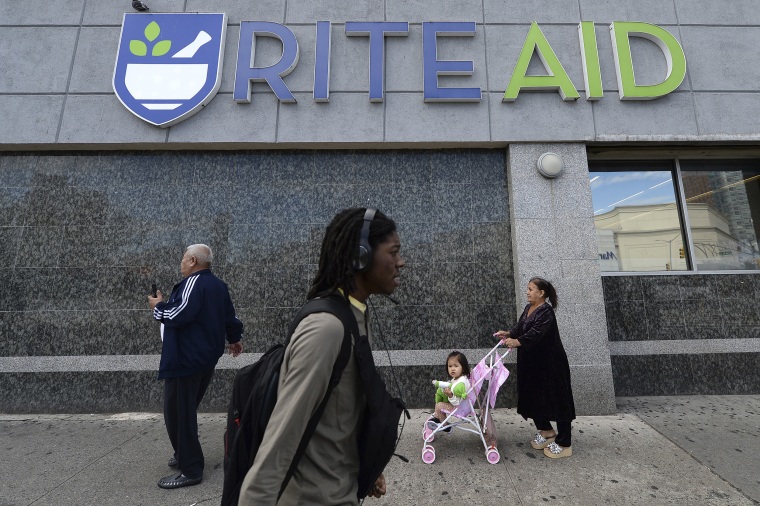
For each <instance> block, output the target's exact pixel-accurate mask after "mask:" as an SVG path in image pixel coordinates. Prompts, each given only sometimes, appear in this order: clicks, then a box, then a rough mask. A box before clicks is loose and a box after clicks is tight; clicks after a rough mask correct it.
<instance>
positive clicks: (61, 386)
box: [0, 357, 517, 431]
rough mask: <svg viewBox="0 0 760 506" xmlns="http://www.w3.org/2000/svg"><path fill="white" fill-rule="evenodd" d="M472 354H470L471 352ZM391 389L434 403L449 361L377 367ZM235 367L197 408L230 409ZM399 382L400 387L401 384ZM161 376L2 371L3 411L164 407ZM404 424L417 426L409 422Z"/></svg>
mask: <svg viewBox="0 0 760 506" xmlns="http://www.w3.org/2000/svg"><path fill="white" fill-rule="evenodd" d="M468 358H470V357H468ZM378 369H379V372H380V375H381V377H382V378H383V379H384V380H385V382H386V384H387V385H388V390H389V391H390V392H391V393H392V394H393V395H397V392H398V391H399V389H400V391H401V392H402V396H403V398H404V400H405V401H406V403H407V406H416V407H419V408H429V409H430V412H431V413H432V411H433V407H434V398H435V389H434V388H433V386H432V385H431V384H430V380H431V379H433V378H437V379H441V378H443V377H445V374H446V371H445V366H444V365H443V364H441V365H440V366H409V367H398V366H395V367H394V368H393V371H391V368H390V367H379V368H378ZM234 372H235V371H233V370H219V369H218V370H217V371H216V373H215V374H214V377H213V379H212V380H211V384H210V385H209V388H208V390H207V391H206V396H205V397H204V399H203V401H202V402H201V404H200V407H199V411H201V412H211V413H219V412H225V411H226V410H227V405H228V403H229V392H230V391H231V389H232V381H233V379H234ZM515 379H516V372H514V371H513V372H512V374H511V375H510V378H509V380H508V381H507V382H506V383H505V384H504V385H503V386H502V387H501V389H500V390H499V394H498V396H497V398H496V406H497V407H514V406H516V405H517V391H516V381H515ZM397 385H398V388H397ZM163 395H164V394H163V382H161V381H158V380H157V378H156V373H155V372H152V371H124V372H121V371H119V372H116V371H100V372H64V373H0V412H2V413H44V412H55V413H110V412H161V410H162V405H163V404H162V402H163ZM406 430H414V431H416V430H417V428H416V427H414V428H410V427H406Z"/></svg>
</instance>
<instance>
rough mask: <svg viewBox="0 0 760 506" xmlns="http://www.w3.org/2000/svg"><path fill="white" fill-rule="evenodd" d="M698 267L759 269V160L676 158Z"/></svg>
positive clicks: (709, 268)
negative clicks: (678, 160) (678, 161)
mask: <svg viewBox="0 0 760 506" xmlns="http://www.w3.org/2000/svg"><path fill="white" fill-rule="evenodd" d="M680 165H681V179H682V181H683V191H684V197H685V199H686V209H687V213H688V217H689V220H688V221H689V229H690V232H691V240H692V243H693V246H694V249H693V254H694V257H693V262H694V264H695V266H696V268H697V270H701V271H715V270H759V269H760V251H759V250H758V237H760V163H758V162H757V161H747V160H681V161H680Z"/></svg>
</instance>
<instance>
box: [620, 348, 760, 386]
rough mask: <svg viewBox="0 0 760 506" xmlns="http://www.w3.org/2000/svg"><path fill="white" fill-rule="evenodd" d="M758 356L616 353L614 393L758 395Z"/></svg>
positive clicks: (748, 354) (747, 354)
mask: <svg viewBox="0 0 760 506" xmlns="http://www.w3.org/2000/svg"><path fill="white" fill-rule="evenodd" d="M758 359H760V354H758V353H714V354H699V355H697V354H693V355H618V356H613V357H612V370H613V376H614V380H615V394H616V395H617V396H621V397H626V396H646V395H725V394H727V393H730V394H735V395H742V394H744V395H747V394H756V393H757V392H758V391H760V371H758V368H757V361H758Z"/></svg>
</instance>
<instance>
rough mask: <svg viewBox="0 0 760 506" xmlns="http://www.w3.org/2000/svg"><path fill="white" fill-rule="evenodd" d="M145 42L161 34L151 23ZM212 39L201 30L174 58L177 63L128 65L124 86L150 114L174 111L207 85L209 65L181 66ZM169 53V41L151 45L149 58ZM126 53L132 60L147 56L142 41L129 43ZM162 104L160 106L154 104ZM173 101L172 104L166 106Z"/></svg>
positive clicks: (155, 24)
mask: <svg viewBox="0 0 760 506" xmlns="http://www.w3.org/2000/svg"><path fill="white" fill-rule="evenodd" d="M144 33H145V38H146V39H147V40H148V42H153V41H154V40H156V39H157V38H158V36H159V34H160V33H161V28H160V27H159V26H158V23H156V22H155V21H152V22H151V23H150V24H148V26H146V27H145V32H144ZM209 41H211V36H210V35H209V34H208V33H206V32H205V31H203V30H201V31H200V32H199V33H198V35H197V36H196V37H195V40H194V41H193V42H191V43H190V44H188V45H187V46H185V47H184V48H182V49H180V50H179V51H177V52H176V53H175V54H173V55H172V56H171V57H172V58H177V59H178V60H179V61H178V62H177V63H129V64H127V69H126V74H125V76H124V85H125V86H126V88H127V90H128V91H129V93H130V94H131V95H132V96H133V97H134V98H135V99H136V100H138V101H140V103H141V105H143V106H144V107H146V108H147V109H151V110H167V111H169V110H174V109H176V108H177V107H179V106H180V105H182V101H185V100H189V99H191V98H193V97H194V96H195V95H196V94H197V93H198V92H199V91H200V90H201V89H202V88H203V86H204V84H205V83H206V76H207V73H208V64H206V63H181V60H182V59H185V60H187V59H189V58H192V57H193V56H195V53H196V52H197V51H198V50H199V49H200V48H201V46H203V45H204V44H206V43H208V42H209ZM170 49H171V41H170V40H161V41H159V42H157V43H156V44H154V45H153V48H152V50H151V56H163V55H165V54H167V53H168V52H169V50H170ZM129 50H130V52H131V53H132V54H133V55H135V56H147V55H148V46H147V44H145V42H143V41H141V40H131V41H130V42H129ZM157 101H161V102H157ZM168 101H174V102H168Z"/></svg>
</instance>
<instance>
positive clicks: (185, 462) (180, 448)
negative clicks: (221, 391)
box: [164, 369, 214, 478]
mask: <svg viewBox="0 0 760 506" xmlns="http://www.w3.org/2000/svg"><path fill="white" fill-rule="evenodd" d="M212 376H214V370H213V369H209V370H208V371H205V372H202V373H200V374H196V375H194V376H183V377H181V378H167V379H166V380H164V381H165V383H164V423H165V424H166V432H167V433H168V434H169V441H171V443H172V448H174V456H175V457H176V458H177V463H178V465H177V468H178V469H179V470H180V471H182V474H184V475H185V476H187V477H188V478H200V477H201V476H203V466H204V460H203V450H202V449H201V443H200V441H199V440H198V405H199V404H200V403H201V400H202V399H203V395H204V394H205V393H206V389H207V388H208V385H209V383H211V378H212Z"/></svg>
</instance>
